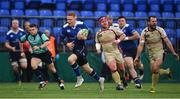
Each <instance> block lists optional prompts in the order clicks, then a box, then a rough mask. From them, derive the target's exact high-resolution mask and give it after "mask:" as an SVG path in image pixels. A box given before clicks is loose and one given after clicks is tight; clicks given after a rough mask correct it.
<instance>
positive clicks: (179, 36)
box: [176, 29, 180, 40]
mask: <svg viewBox="0 0 180 99" xmlns="http://www.w3.org/2000/svg"><path fill="white" fill-rule="evenodd" d="M176 33H177V39H178V40H180V29H177V30H176Z"/></svg>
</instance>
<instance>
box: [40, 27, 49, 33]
mask: <svg viewBox="0 0 180 99" xmlns="http://www.w3.org/2000/svg"><path fill="white" fill-rule="evenodd" d="M46 29H47V30H49V31H51V28H50V27H39V31H41V32H42V33H44V31H45V30H46Z"/></svg>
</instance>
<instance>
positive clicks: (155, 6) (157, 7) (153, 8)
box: [149, 4, 160, 12]
mask: <svg viewBox="0 0 180 99" xmlns="http://www.w3.org/2000/svg"><path fill="white" fill-rule="evenodd" d="M149 7H150V11H153V12H159V11H160V5H159V4H152V5H149Z"/></svg>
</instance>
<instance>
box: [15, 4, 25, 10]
mask: <svg viewBox="0 0 180 99" xmlns="http://www.w3.org/2000/svg"><path fill="white" fill-rule="evenodd" d="M14 8H15V9H19V10H23V9H24V2H15V4H14Z"/></svg>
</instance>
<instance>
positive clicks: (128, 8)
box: [123, 4, 134, 11]
mask: <svg viewBox="0 0 180 99" xmlns="http://www.w3.org/2000/svg"><path fill="white" fill-rule="evenodd" d="M123 8H124V11H133V10H134V6H133V4H124V5H123Z"/></svg>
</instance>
